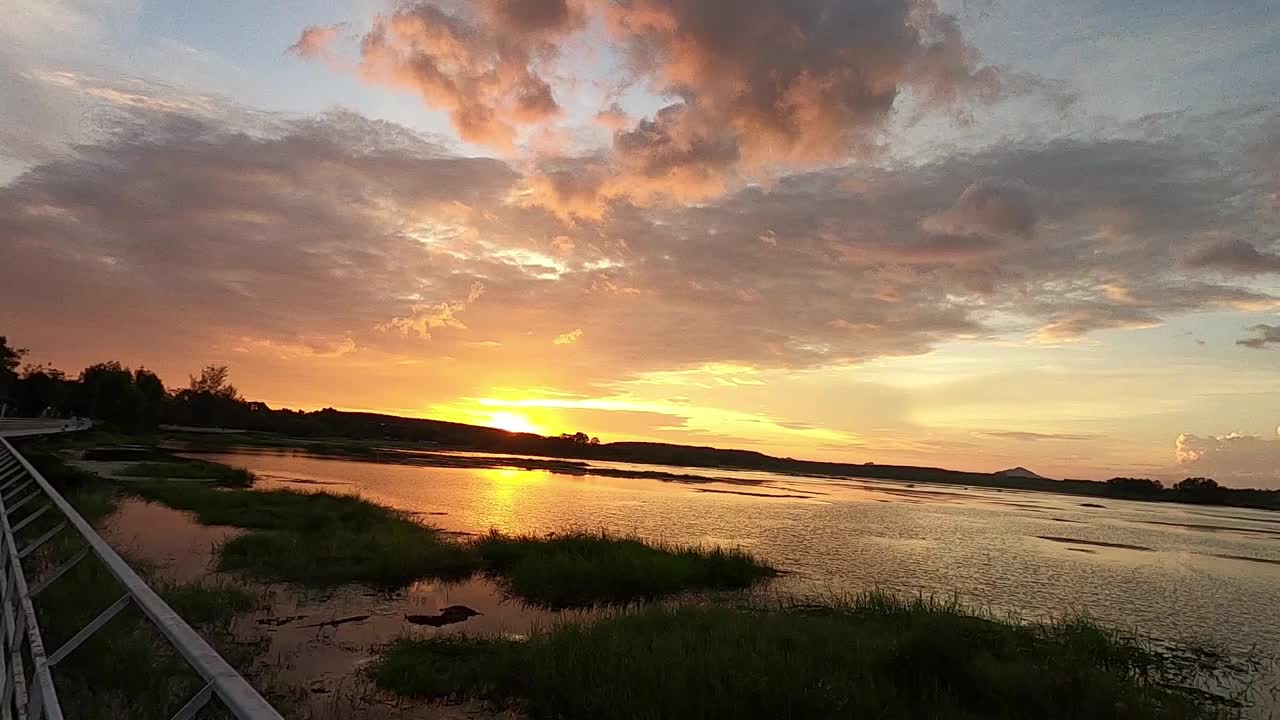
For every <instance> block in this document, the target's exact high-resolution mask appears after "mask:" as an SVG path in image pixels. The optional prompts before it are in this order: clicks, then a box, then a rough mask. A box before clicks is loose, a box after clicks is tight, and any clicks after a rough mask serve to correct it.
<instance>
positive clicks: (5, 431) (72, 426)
mask: <svg viewBox="0 0 1280 720" xmlns="http://www.w3.org/2000/svg"><path fill="white" fill-rule="evenodd" d="M91 427H93V421H92V420H86V419H84V418H70V419H64V418H0V437H22V436H24V435H52V434H54V433H60V432H74V431H76V430H87V429H89V428H91Z"/></svg>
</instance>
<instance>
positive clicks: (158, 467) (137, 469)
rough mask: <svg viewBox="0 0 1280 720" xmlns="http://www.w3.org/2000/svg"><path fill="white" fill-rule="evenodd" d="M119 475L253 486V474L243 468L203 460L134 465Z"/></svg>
mask: <svg viewBox="0 0 1280 720" xmlns="http://www.w3.org/2000/svg"><path fill="white" fill-rule="evenodd" d="M120 474H121V475H127V476H129V477H142V478H170V479H185V480H211V481H216V482H219V483H223V484H225V485H233V486H239V487H249V486H250V485H252V484H253V473H251V472H249V471H248V470H245V469H244V468H234V467H230V466H228V465H223V464H222V463H215V462H205V461H203V460H186V461H180V462H144V463H135V464H133V465H129V466H127V467H125V468H124V469H123V470H121V471H120Z"/></svg>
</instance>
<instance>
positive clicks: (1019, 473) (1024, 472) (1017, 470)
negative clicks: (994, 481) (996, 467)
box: [991, 465, 1052, 480]
mask: <svg viewBox="0 0 1280 720" xmlns="http://www.w3.org/2000/svg"><path fill="white" fill-rule="evenodd" d="M991 474H992V475H994V476H996V477H1008V478H1030V479H1033V480H1052V478H1047V477H1045V476H1043V475H1041V474H1040V473H1035V472H1031V471H1030V470H1028V469H1026V468H1024V467H1022V466H1021V465H1019V466H1018V467H1014V468H1009V469H1008V470H1001V471H1000V472H994V473H991Z"/></svg>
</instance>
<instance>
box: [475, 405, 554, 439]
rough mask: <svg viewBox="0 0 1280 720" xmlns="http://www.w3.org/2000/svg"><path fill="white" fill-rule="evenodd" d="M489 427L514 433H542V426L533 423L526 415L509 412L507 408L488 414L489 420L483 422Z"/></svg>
mask: <svg viewBox="0 0 1280 720" xmlns="http://www.w3.org/2000/svg"><path fill="white" fill-rule="evenodd" d="M485 424H486V425H488V426H489V427H496V428H498V429H499V430H506V431H507V432H516V433H537V434H542V428H540V427H538V426H537V425H535V424H533V421H532V420H530V419H529V418H528V417H527V416H525V415H523V414H521V413H517V412H510V411H508V410H499V411H497V412H493V413H490V414H489V422H487V423H485Z"/></svg>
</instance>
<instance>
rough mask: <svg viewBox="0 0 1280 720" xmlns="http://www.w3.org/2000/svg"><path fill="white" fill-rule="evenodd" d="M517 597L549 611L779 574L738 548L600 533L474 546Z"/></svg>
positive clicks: (492, 538) (499, 538)
mask: <svg viewBox="0 0 1280 720" xmlns="http://www.w3.org/2000/svg"><path fill="white" fill-rule="evenodd" d="M474 547H475V550H476V552H477V553H478V554H479V557H480V561H481V563H482V565H483V567H484V568H485V570H486V571H487V572H489V573H490V574H492V575H494V576H496V577H498V578H499V579H500V581H501V583H502V584H503V585H504V586H505V587H506V588H507V589H508V590H509V591H510V592H511V593H512V594H514V595H516V596H518V597H521V598H524V599H525V600H528V601H530V602H533V603H536V604H538V605H542V606H545V607H551V608H565V607H584V606H590V605H601V604H616V603H626V602H633V601H639V600H651V599H654V598H658V597H662V596H665V595H674V594H676V593H679V592H682V591H684V590H688V589H691V588H718V589H742V588H747V587H750V586H751V585H752V584H754V583H755V582H757V581H759V580H762V579H764V578H768V577H773V576H774V575H775V574H776V573H775V571H774V570H773V569H771V568H769V567H767V566H765V565H764V564H762V563H761V562H760V561H759V560H757V559H755V558H754V557H752V556H751V555H749V554H747V553H745V552H743V551H741V550H726V549H722V548H718V547H717V548H710V549H704V548H684V547H678V546H675V545H668V544H665V543H653V542H648V541H643V540H640V539H638V538H629V537H615V536H613V535H610V534H608V533H605V532H568V533H559V534H553V535H547V536H542V537H538V536H519V537H511V536H507V535H502V534H500V533H496V532H491V533H490V534H488V535H486V536H484V537H483V538H481V539H480V540H478V541H477V542H475V544H474Z"/></svg>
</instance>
